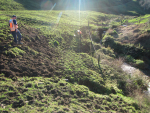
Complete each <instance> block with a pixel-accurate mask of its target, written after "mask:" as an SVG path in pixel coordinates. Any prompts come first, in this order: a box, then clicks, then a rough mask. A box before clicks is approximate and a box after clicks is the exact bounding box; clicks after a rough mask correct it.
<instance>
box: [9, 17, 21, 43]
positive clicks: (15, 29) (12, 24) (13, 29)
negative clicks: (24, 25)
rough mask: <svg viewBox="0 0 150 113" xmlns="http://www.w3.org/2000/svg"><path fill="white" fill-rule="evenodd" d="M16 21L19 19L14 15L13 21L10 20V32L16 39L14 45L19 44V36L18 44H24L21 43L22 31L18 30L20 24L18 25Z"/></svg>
mask: <svg viewBox="0 0 150 113" xmlns="http://www.w3.org/2000/svg"><path fill="white" fill-rule="evenodd" d="M16 19H17V17H16V16H15V15H13V17H12V19H10V20H9V27H10V31H11V33H12V35H13V37H14V43H15V44H17V36H18V44H22V43H21V38H22V35H21V33H20V31H19V30H18V24H17V21H16Z"/></svg>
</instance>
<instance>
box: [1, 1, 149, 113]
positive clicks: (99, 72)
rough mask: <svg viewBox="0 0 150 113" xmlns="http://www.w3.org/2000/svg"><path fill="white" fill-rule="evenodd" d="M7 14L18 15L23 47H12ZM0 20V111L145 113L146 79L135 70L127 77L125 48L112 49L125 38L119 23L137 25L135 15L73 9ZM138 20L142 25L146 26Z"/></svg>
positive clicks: (22, 12) (4, 15) (4, 13)
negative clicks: (124, 64)
mask: <svg viewBox="0 0 150 113" xmlns="http://www.w3.org/2000/svg"><path fill="white" fill-rule="evenodd" d="M23 2H24V1H23ZM14 3H16V4H18V3H17V2H14ZM119 4H121V3H120V2H118V4H117V5H119ZM31 5H33V4H32V3H31ZM4 6H5V5H4ZM19 7H22V9H23V7H24V6H21V5H20V6H19ZM19 7H18V8H19ZM4 9H5V8H4ZM6 10H7V8H6ZM12 14H15V15H17V22H18V25H19V30H20V32H21V33H22V37H23V39H22V42H23V45H14V44H13V37H12V35H11V34H10V31H9V27H8V20H9V19H10V18H11V16H12ZM0 15H1V16H0V106H1V107H0V112H4V113H5V112H33V113H34V112H42V113H43V112H45V113H51V112H52V113H53V112H57V113H65V112H69V113H78V112H79V113H81V112H82V113H88V112H89V113H97V112H114V113H115V112H123V113H133V112H141V113H143V112H146V113H147V112H149V110H150V109H149V108H150V99H149V97H148V96H147V95H145V94H143V92H144V91H146V90H147V87H148V86H147V85H148V82H149V78H148V77H147V78H146V77H145V78H143V76H141V75H145V74H144V73H142V72H140V71H138V72H135V73H134V75H132V76H131V75H129V74H127V73H125V72H123V71H122V69H121V65H122V64H123V62H124V60H123V59H122V58H124V56H121V55H120V54H121V53H119V52H120V51H122V50H123V49H124V48H126V46H123V44H124V43H121V45H119V44H118V45H115V46H116V48H117V49H118V51H116V48H113V47H114V44H116V42H117V41H118V42H119V41H120V39H121V36H120V35H121V34H124V32H123V31H125V30H124V29H125V27H123V26H121V25H122V24H129V26H130V27H132V25H130V24H131V23H132V24H134V25H135V26H136V21H134V20H135V17H134V16H121V15H120V16H118V15H113V14H105V13H99V12H94V11H81V12H80V13H79V11H76V10H57V11H49V10H32V11H30V10H19V11H0ZM147 17H148V15H147ZM141 18H143V19H141V23H142V21H146V20H145V19H144V18H146V17H141ZM136 19H137V20H138V18H136ZM127 20H128V22H127ZM134 22H135V23H134ZM88 24H89V26H88ZM142 25H143V24H141V26H140V27H139V28H143V27H142ZM130 27H129V29H131V28H130ZM119 28H121V29H119ZM79 29H80V30H81V31H82V35H81V39H80V36H79V35H78V33H77V30H79ZM147 29H148V26H147ZM119 30H122V31H119ZM103 31H106V34H103ZM119 32H121V33H119ZM89 33H90V34H91V38H92V40H93V41H92V42H91V39H90V37H89ZM101 36H104V38H103V45H101V44H100V43H99V42H100V39H101V38H102V37H101ZM117 36H119V37H117ZM117 39H118V40H117ZM109 41H110V42H113V43H112V46H111V44H110V43H109ZM93 46H94V47H93ZM122 47H124V48H123V49H122ZM127 47H128V46H127ZM131 47H132V46H131ZM127 49H128V48H127ZM133 49H135V48H133ZM136 49H137V48H136ZM140 50H141V48H140ZM136 52H137V51H136ZM137 53H138V52H137ZM138 54H139V53H138ZM127 55H128V54H127ZM127 58H128V57H127ZM126 60H133V61H134V60H135V59H132V57H131V58H130V57H129V58H128V59H126ZM136 60H137V59H136ZM141 60H142V59H141ZM137 61H138V60H137ZM142 65H143V64H142ZM138 66H141V64H140V63H139V65H138ZM138 66H137V67H138ZM144 66H145V65H144ZM139 68H140V67H139Z"/></svg>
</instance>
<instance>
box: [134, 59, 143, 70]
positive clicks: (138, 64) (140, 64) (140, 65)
mask: <svg viewBox="0 0 150 113" xmlns="http://www.w3.org/2000/svg"><path fill="white" fill-rule="evenodd" d="M136 66H137V67H138V68H140V69H144V68H145V63H144V61H143V60H136Z"/></svg>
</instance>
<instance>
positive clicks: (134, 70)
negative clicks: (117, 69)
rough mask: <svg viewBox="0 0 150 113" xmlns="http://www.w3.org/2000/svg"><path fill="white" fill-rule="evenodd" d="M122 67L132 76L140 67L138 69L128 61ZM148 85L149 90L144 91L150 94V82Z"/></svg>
mask: <svg viewBox="0 0 150 113" xmlns="http://www.w3.org/2000/svg"><path fill="white" fill-rule="evenodd" d="M121 69H122V70H123V71H124V72H126V73H128V74H130V75H131V76H132V75H133V74H134V73H135V72H136V71H138V69H136V68H134V67H132V66H130V65H129V64H127V63H123V64H122V65H121ZM144 76H146V75H144ZM148 86H149V87H148V90H147V91H145V92H144V93H145V94H147V95H149V96H150V82H149V84H148Z"/></svg>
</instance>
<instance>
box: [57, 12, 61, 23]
mask: <svg viewBox="0 0 150 113" xmlns="http://www.w3.org/2000/svg"><path fill="white" fill-rule="evenodd" d="M62 14H63V13H62V12H60V13H59V15H58V18H57V21H56V24H58V23H59V21H60V18H61V16H62Z"/></svg>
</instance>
